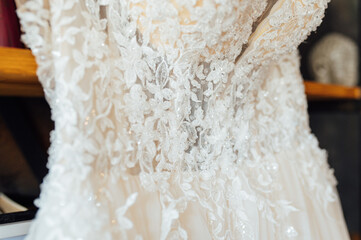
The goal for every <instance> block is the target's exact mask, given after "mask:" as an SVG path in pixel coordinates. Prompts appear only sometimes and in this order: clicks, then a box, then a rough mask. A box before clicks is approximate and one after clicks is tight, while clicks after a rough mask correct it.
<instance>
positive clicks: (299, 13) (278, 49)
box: [237, 0, 329, 66]
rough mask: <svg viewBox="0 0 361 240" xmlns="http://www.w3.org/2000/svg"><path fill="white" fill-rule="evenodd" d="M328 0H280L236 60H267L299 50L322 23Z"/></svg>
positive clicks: (255, 61)
mask: <svg viewBox="0 0 361 240" xmlns="http://www.w3.org/2000/svg"><path fill="white" fill-rule="evenodd" d="M328 2H329V0H278V1H277V2H276V3H275V4H274V5H273V7H272V9H271V10H270V11H269V13H268V15H267V17H265V18H264V19H263V20H262V22H260V24H259V25H258V26H257V28H256V29H255V31H254V32H253V33H252V35H251V36H250V38H249V41H248V47H247V49H246V50H245V51H244V53H243V54H242V56H241V57H240V59H239V60H238V63H237V64H239V65H240V66H244V64H250V63H252V64H253V65H257V64H258V65H259V64H264V63H266V62H269V61H271V60H272V59H278V58H279V57H280V56H281V55H283V54H285V53H287V52H291V51H294V50H296V49H297V47H298V45H299V44H300V43H302V42H303V41H304V40H305V39H306V38H307V37H308V35H309V34H310V33H311V32H312V31H314V30H316V28H317V27H318V26H319V25H320V24H321V22H322V18H323V16H324V12H325V9H326V8H327V4H328Z"/></svg>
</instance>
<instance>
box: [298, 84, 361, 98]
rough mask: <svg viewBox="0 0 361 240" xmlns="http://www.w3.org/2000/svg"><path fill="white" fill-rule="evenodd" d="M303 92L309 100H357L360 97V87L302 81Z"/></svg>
mask: <svg viewBox="0 0 361 240" xmlns="http://www.w3.org/2000/svg"><path fill="white" fill-rule="evenodd" d="M304 85H305V92H306V95H307V98H308V99H309V100H332V99H335V100H342V99H350V100H359V99H361V89H360V87H346V86H340V85H334V84H323V83H317V82H311V81H304Z"/></svg>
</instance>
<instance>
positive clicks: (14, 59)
mask: <svg viewBox="0 0 361 240" xmlns="http://www.w3.org/2000/svg"><path fill="white" fill-rule="evenodd" d="M305 91H306V95H307V98H308V99H309V100H331V99H354V100H355V99H360V98H361V90H360V88H359V87H344V86H337V85H331V84H321V83H316V82H311V81H305ZM0 96H23V97H25V96H26V97H31V96H32V97H40V96H43V90H42V87H41V85H40V83H39V82H38V78H37V76H36V63H35V59H34V56H33V55H32V54H31V51H30V50H27V49H18V48H5V47H0Z"/></svg>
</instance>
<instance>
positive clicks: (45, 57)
mask: <svg viewBox="0 0 361 240" xmlns="http://www.w3.org/2000/svg"><path fill="white" fill-rule="evenodd" d="M16 5H17V14H18V17H19V20H20V25H21V29H22V31H23V35H22V38H21V39H22V41H23V42H24V43H25V45H26V46H27V47H29V48H30V49H31V50H32V53H33V55H34V56H35V59H36V62H37V65H38V69H37V75H38V77H39V81H40V82H41V84H42V86H43V88H44V92H45V95H46V97H47V99H48V100H51V98H52V96H53V91H54V85H55V83H54V74H53V56H52V36H51V27H50V12H49V4H48V1H47V0H31V1H28V0H16Z"/></svg>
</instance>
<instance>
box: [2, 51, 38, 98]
mask: <svg viewBox="0 0 361 240" xmlns="http://www.w3.org/2000/svg"><path fill="white" fill-rule="evenodd" d="M36 67H37V66H36V62H35V59H34V56H33V55H32V54H31V51H30V50H28V49H20V48H7V47H0V96H20V97H41V96H43V95H44V93H43V89H42V87H41V85H40V83H39V81H38V78H37V76H36Z"/></svg>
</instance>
